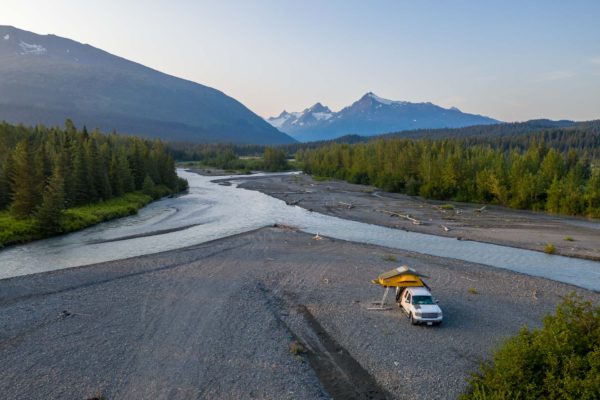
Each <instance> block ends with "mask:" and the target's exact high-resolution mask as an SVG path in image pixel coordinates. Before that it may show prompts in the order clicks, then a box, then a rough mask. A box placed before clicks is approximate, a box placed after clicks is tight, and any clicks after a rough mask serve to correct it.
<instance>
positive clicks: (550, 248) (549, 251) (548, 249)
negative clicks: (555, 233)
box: [544, 243, 556, 254]
mask: <svg viewBox="0 0 600 400" xmlns="http://www.w3.org/2000/svg"><path fill="white" fill-rule="evenodd" d="M544 253H547V254H555V253H556V246H555V245H553V244H552V243H548V244H547V245H546V246H544Z"/></svg>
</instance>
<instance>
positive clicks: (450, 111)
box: [267, 92, 499, 142]
mask: <svg viewBox="0 0 600 400" xmlns="http://www.w3.org/2000/svg"><path fill="white" fill-rule="evenodd" d="M267 121H268V122H269V123H270V124H271V125H273V126H274V127H276V128H277V129H279V130H280V131H282V132H285V133H287V134H289V135H290V136H292V137H293V138H295V139H296V140H300V141H302V142H309V141H315V140H328V139H334V138H336V137H339V136H343V135H348V134H357V135H363V136H373V135H379V134H383V133H388V132H397V131H403V130H411V129H422V128H460V127H464V126H471V125H488V124H495V123H498V122H499V121H497V120H495V119H492V118H488V117H484V116H481V115H475V114H467V113H463V112H462V111H460V110H459V109H458V108H456V107H451V108H443V107H440V106H436V105H435V104H432V103H410V102H407V101H394V100H388V99H384V98H381V97H379V96H377V95H375V94H374V93H371V92H369V93H367V94H365V95H364V96H363V97H361V98H360V99H359V100H357V101H355V102H354V103H353V104H352V105H350V106H348V107H345V108H343V109H342V110H340V111H338V112H332V111H331V110H330V109H329V108H328V107H325V106H323V105H322V104H321V103H317V104H315V105H314V106H312V107H310V108H307V109H305V110H304V111H302V112H292V113H290V112H287V111H284V112H282V113H281V114H280V115H279V116H277V117H271V118H268V119H267Z"/></svg>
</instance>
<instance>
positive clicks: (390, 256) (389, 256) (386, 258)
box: [381, 254, 398, 262]
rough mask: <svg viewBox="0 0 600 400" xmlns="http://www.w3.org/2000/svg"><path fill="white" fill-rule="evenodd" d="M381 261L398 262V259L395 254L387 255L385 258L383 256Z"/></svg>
mask: <svg viewBox="0 0 600 400" xmlns="http://www.w3.org/2000/svg"><path fill="white" fill-rule="evenodd" d="M381 259H382V260H383V261H389V262H398V258H397V257H396V256H395V255H393V254H387V255H385V256H381Z"/></svg>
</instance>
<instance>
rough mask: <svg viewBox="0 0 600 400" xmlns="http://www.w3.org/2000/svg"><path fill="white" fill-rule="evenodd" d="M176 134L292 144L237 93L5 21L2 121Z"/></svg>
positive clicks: (0, 40) (1, 30)
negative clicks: (232, 94) (66, 123)
mask: <svg viewBox="0 0 600 400" xmlns="http://www.w3.org/2000/svg"><path fill="white" fill-rule="evenodd" d="M67 118H70V119H72V120H73V121H74V122H75V124H77V125H78V126H79V127H81V126H83V125H86V126H87V127H88V128H89V129H94V128H100V129H101V130H103V131H105V132H110V131H112V130H113V129H116V130H117V131H118V132H120V133H128V134H135V135H140V136H145V137H153V138H161V139H166V140H173V141H190V142H233V143H256V144H282V143H293V142H294V140H293V139H292V138H290V137H289V136H287V135H285V134H283V133H281V132H279V131H278V130H277V129H275V128H273V126H271V125H269V124H268V123H266V122H265V121H264V119H262V118H261V117H259V116H258V115H256V114H254V113H253V112H252V111H250V110H249V109H247V108H246V107H245V106H244V105H243V104H241V103H240V102H238V101H237V100H235V99H233V98H231V97H229V96H227V95H225V94H224V93H222V92H220V91H218V90H216V89H213V88H210V87H208V86H204V85H201V84H198V83H195V82H191V81H187V80H184V79H179V78H176V77H174V76H170V75H167V74H164V73H161V72H159V71H156V70H153V69H151V68H148V67H145V66H143V65H140V64H137V63H135V62H132V61H129V60H126V59H124V58H121V57H118V56H115V55H112V54H109V53H107V52H105V51H103V50H100V49H97V48H94V47H92V46H89V45H85V44H82V43H78V42H76V41H73V40H70V39H66V38H61V37H58V36H54V35H38V34H35V33H32V32H27V31H24V30H21V29H17V28H14V27H11V26H1V25H0V121H2V120H5V121H8V122H11V123H23V124H26V125H36V124H45V125H62V124H63V123H64V121H65V119H67Z"/></svg>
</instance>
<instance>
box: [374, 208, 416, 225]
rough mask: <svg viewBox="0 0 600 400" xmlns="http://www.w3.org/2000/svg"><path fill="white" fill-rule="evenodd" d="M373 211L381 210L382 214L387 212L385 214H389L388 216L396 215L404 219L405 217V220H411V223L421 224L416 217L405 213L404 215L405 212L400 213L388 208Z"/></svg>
mask: <svg viewBox="0 0 600 400" xmlns="http://www.w3.org/2000/svg"><path fill="white" fill-rule="evenodd" d="M375 211H379V212H382V213H384V214H387V215H389V216H390V217H398V218H404V219H407V220H409V221H410V222H412V223H413V225H421V221H419V220H418V219H416V218H413V217H411V216H410V215H408V214H406V215H405V214H400V213H397V212H394V211H389V210H375Z"/></svg>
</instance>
